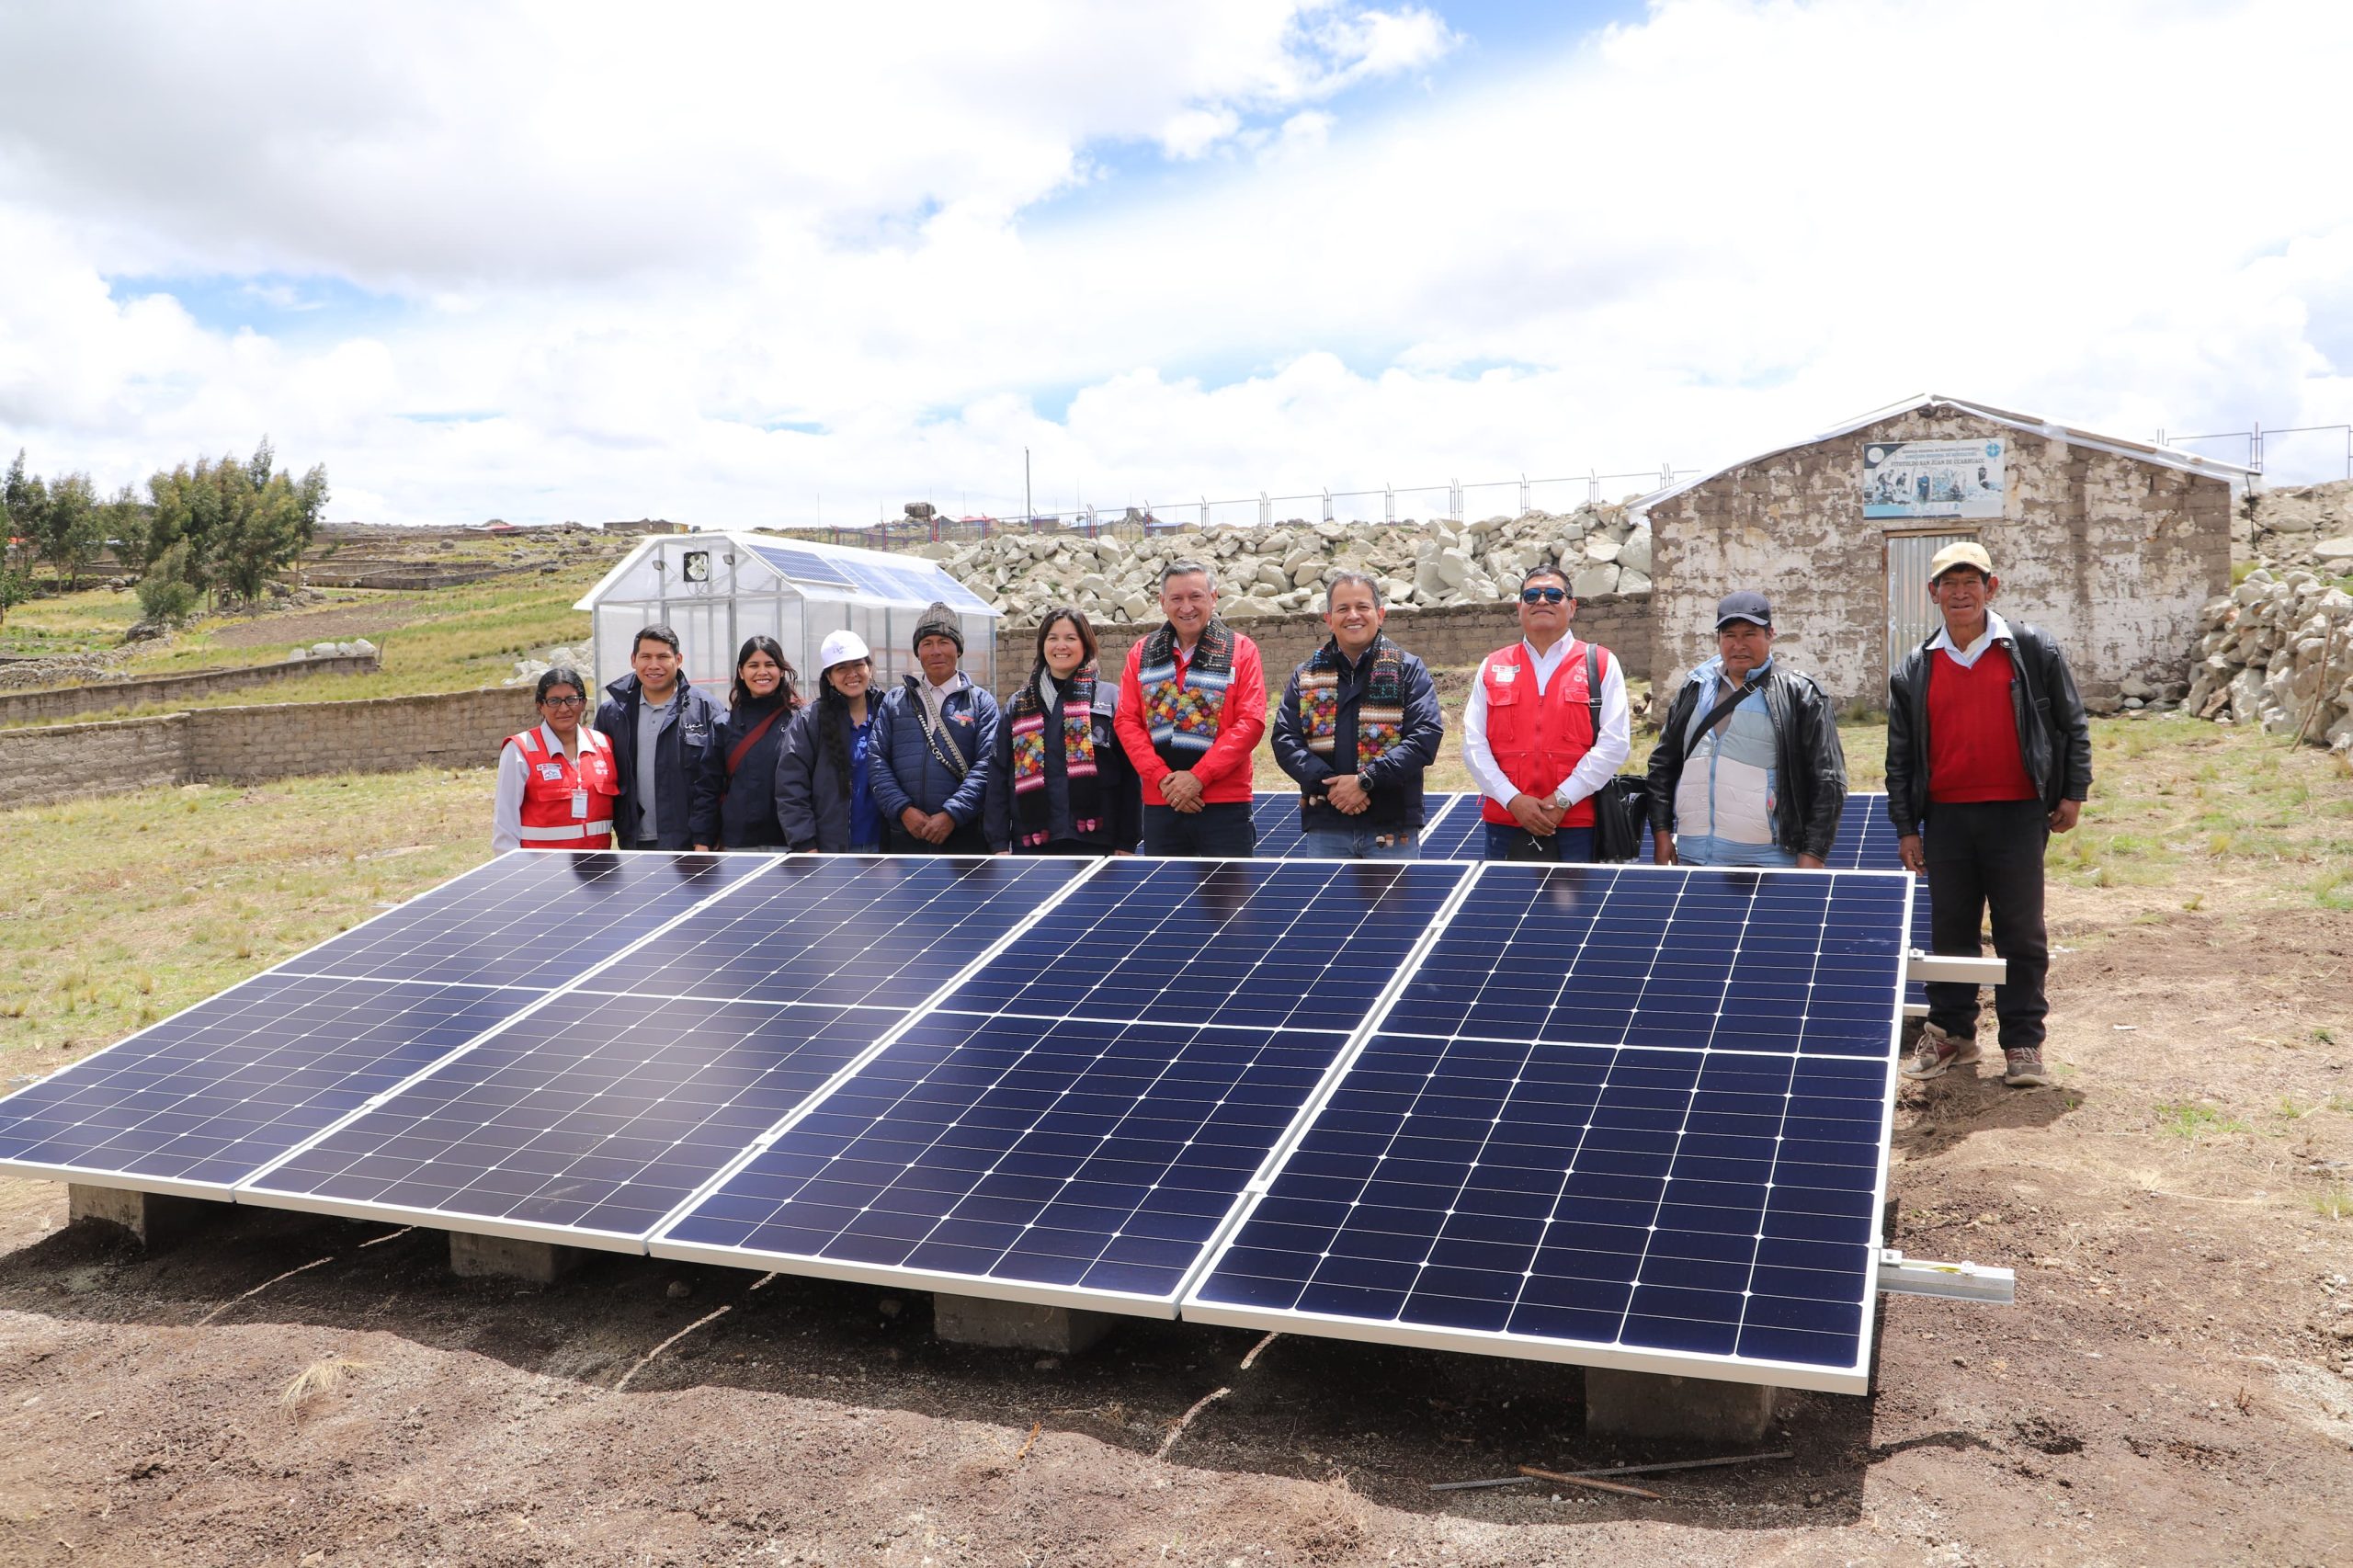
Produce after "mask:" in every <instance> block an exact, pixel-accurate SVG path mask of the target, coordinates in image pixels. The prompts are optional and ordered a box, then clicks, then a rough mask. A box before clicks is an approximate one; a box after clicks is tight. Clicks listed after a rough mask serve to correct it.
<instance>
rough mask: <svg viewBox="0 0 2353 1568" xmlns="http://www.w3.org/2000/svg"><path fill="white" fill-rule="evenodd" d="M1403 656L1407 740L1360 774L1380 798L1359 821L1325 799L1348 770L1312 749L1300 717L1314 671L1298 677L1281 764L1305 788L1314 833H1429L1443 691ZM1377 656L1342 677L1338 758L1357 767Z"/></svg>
mask: <svg viewBox="0 0 2353 1568" xmlns="http://www.w3.org/2000/svg"><path fill="white" fill-rule="evenodd" d="M1392 646H1394V644H1393V643H1392ZM1335 652H1336V651H1335ZM1397 652H1398V686H1399V691H1398V696H1399V697H1400V698H1401V699H1403V706H1404V710H1405V716H1404V723H1403V724H1402V725H1401V726H1400V728H1401V730H1402V733H1400V735H1399V736H1398V741H1397V744H1395V745H1393V746H1392V747H1391V748H1390V749H1389V752H1388V755H1386V756H1382V757H1380V758H1379V759H1377V760H1375V761H1372V762H1368V763H1366V764H1365V765H1364V766H1363V767H1358V768H1357V769H1355V772H1356V776H1357V778H1358V781H1359V782H1361V783H1362V784H1363V785H1364V787H1365V790H1366V791H1367V792H1368V793H1369V794H1370V795H1371V797H1372V804H1371V806H1370V808H1369V809H1368V810H1367V811H1366V812H1365V813H1364V815H1362V816H1358V817H1352V816H1348V815H1346V814H1345V813H1343V812H1341V811H1340V809H1339V808H1338V807H1337V806H1335V805H1333V804H1332V802H1331V801H1328V800H1326V799H1325V798H1324V780H1326V779H1328V778H1335V777H1336V776H1337V775H1339V774H1341V773H1344V772H1347V771H1348V770H1347V769H1346V768H1342V767H1335V766H1333V764H1331V763H1329V762H1326V761H1324V758H1322V757H1320V756H1316V755H1315V753H1314V751H1313V750H1312V749H1311V748H1310V747H1309V745H1308V744H1307V728H1306V725H1305V723H1304V722H1303V721H1302V717H1301V715H1300V710H1299V677H1300V676H1301V675H1302V673H1304V672H1305V670H1306V669H1307V666H1306V665H1300V666H1299V668H1298V669H1295V670H1293V671H1291V673H1290V681H1289V683H1288V684H1286V685H1285V686H1284V687H1283V699H1282V701H1281V702H1280V703H1279V704H1278V705H1277V706H1276V710H1275V722H1274V738H1275V761H1276V762H1277V763H1278V764H1279V765H1280V767H1282V770H1283V771H1284V772H1285V773H1288V774H1290V776H1291V778H1293V779H1294V780H1295V781H1296V782H1297V783H1298V785H1299V791H1300V810H1301V812H1302V818H1303V820H1304V821H1305V823H1306V824H1307V826H1309V827H1311V828H1318V827H1367V828H1375V829H1379V830H1381V831H1382V832H1394V831H1398V830H1412V829H1418V828H1420V826H1421V825H1422V820H1423V811H1422V775H1423V773H1424V772H1426V771H1427V769H1428V767H1429V766H1430V764H1432V763H1434V762H1436V761H1437V760H1438V744H1439V742H1440V741H1441V740H1442V739H1443V738H1444V736H1445V733H1446V718H1445V715H1444V714H1443V713H1441V712H1440V711H1439V709H1438V687H1436V686H1434V685H1433V684H1431V681H1430V672H1429V670H1428V669H1427V667H1426V666H1425V665H1423V664H1422V661H1421V660H1420V659H1419V658H1417V657H1415V655H1414V654H1412V653H1406V652H1405V651H1404V649H1402V648H1400V649H1398V650H1397ZM1372 653H1373V650H1372V649H1370V648H1368V649H1366V650H1365V655H1364V659H1362V660H1359V661H1358V664H1357V667H1356V668H1355V670H1353V671H1347V670H1344V671H1343V673H1342V675H1341V677H1340V712H1339V717H1338V720H1337V722H1336V725H1335V728H1334V734H1333V737H1332V755H1333V756H1335V757H1336V758H1342V759H1353V758H1354V757H1355V756H1356V755H1357V710H1358V708H1360V707H1362V706H1363V703H1364V683H1365V681H1366V679H1368V678H1369V677H1370V675H1371V673H1372V671H1371V666H1370V663H1369V662H1368V661H1370V659H1371V657H1372Z"/></svg>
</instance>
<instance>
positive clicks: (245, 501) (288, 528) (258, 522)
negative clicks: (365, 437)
mask: <svg viewBox="0 0 2353 1568" xmlns="http://www.w3.org/2000/svg"><path fill="white" fill-rule="evenodd" d="M276 462H277V456H276V454H275V453H274V452H273V451H272V450H271V449H270V445H269V440H268V438H267V437H263V439H262V443H261V445H260V446H258V447H256V448H255V449H254V455H253V456H252V457H251V458H250V459H248V460H245V461H244V462H242V463H241V462H239V461H237V460H235V459H234V458H231V457H223V458H222V459H221V460H219V461H218V462H214V461H210V460H206V459H201V458H199V459H198V460H197V462H196V464H195V466H194V467H190V466H189V465H188V464H187V463H182V464H180V465H179V466H178V467H177V468H176V469H174V470H172V471H171V472H169V473H159V474H157V475H155V477H154V478H153V479H152V480H149V481H148V483H147V489H148V494H151V495H152V496H153V498H154V503H155V513H154V517H153V520H152V522H151V524H150V526H149V529H148V537H147V548H148V550H149V551H151V552H152V558H153V559H157V560H160V559H162V558H163V556H164V555H165V553H166V552H167V551H170V550H172V549H173V548H174V547H175V546H177V545H180V544H183V543H185V544H186V545H187V546H188V555H187V557H186V561H187V565H186V568H185V579H184V580H185V581H187V582H188V584H190V585H192V586H195V587H198V588H210V589H212V590H214V591H215V592H216V593H218V592H222V591H226V592H228V593H230V594H233V595H235V596H236V597H240V598H244V599H254V598H258V597H261V594H262V590H263V588H264V587H265V586H266V585H267V583H268V581H269V578H270V575H271V574H273V573H276V572H278V571H280V570H282V569H283V568H285V567H287V566H290V565H291V564H293V562H294V561H295V559H296V558H297V557H299V556H300V555H301V553H302V549H303V547H304V546H305V545H307V544H309V543H310V542H311V537H312V535H313V533H315V532H316V531H317V529H318V524H319V515H320V513H321V512H323V511H324V510H325V508H326V504H327V471H326V469H325V467H324V465H320V466H318V467H314V468H313V469H312V470H311V472H308V473H306V474H304V475H303V476H302V477H301V479H300V480H297V479H295V478H293V477H292V476H291V475H290V474H288V473H286V472H283V471H278V470H277V469H276V467H275V465H276Z"/></svg>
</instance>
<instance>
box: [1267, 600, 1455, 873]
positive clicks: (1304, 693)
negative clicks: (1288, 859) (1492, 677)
mask: <svg viewBox="0 0 2353 1568" xmlns="http://www.w3.org/2000/svg"><path fill="white" fill-rule="evenodd" d="M1384 619H1387V612H1386V611H1385V610H1384V609H1383V608H1381V585H1380V584H1378V583H1376V582H1374V581H1373V579H1372V578H1371V577H1370V575H1368V574H1365V573H1362V572H1342V573H1340V574H1338V575H1336V576H1335V577H1334V578H1333V579H1332V582H1331V585H1329V586H1328V587H1326V588H1325V589H1324V629H1325V630H1326V631H1330V632H1331V634H1332V638H1331V641H1330V642H1326V643H1324V646H1323V647H1321V648H1318V649H1317V650H1316V651H1315V653H1314V655H1313V657H1312V658H1310V659H1309V660H1308V661H1307V662H1306V663H1305V664H1303V665H1300V666H1299V668H1297V669H1295V670H1293V671H1292V672H1291V676H1290V685H1289V686H1287V687H1284V688H1283V700H1282V705H1281V707H1280V708H1279V709H1278V710H1276V713H1275V760H1276V761H1277V762H1278V763H1279V764H1281V765H1282V770H1283V771H1284V772H1285V773H1288V774H1290V776H1291V778H1294V779H1296V780H1298V782H1299V791H1300V809H1301V811H1302V813H1303V822H1304V826H1305V829H1306V835H1307V847H1308V850H1309V852H1310V853H1311V854H1315V855H1330V856H1333V857H1335V858H1339V859H1344V860H1417V859H1419V858H1421V853H1422V848H1421V833H1422V774H1423V772H1424V771H1425V770H1426V769H1427V768H1428V767H1429V765H1430V764H1431V763H1433V762H1436V761H1437V760H1438V742H1439V740H1440V739H1441V738H1442V737H1443V735H1444V733H1445V730H1446V721H1445V718H1444V717H1443V716H1442V715H1441V714H1440V713H1439V711H1438V691H1437V688H1436V687H1433V686H1432V685H1431V684H1430V673H1429V671H1428V670H1427V669H1425V668H1424V667H1423V666H1422V661H1421V660H1419V659H1417V658H1415V657H1414V655H1413V654H1411V653H1407V652H1405V650H1404V649H1403V648H1400V647H1399V646H1397V644H1396V643H1394V642H1391V641H1390V640H1389V639H1388V638H1387V637H1385V636H1383V635H1381V622H1382V621H1383V620H1384Z"/></svg>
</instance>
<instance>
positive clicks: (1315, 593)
mask: <svg viewBox="0 0 2353 1568" xmlns="http://www.w3.org/2000/svg"><path fill="white" fill-rule="evenodd" d="M915 553H916V554H919V555H923V556H926V557H927V558H929V559H931V560H934V561H937V562H939V563H940V565H941V566H942V567H943V568H945V569H946V570H947V571H948V572H949V574H952V575H954V576H955V577H956V578H958V579H959V580H960V581H961V582H962V583H963V584H964V585H966V586H968V587H970V588H971V589H972V591H973V592H974V593H976V594H978V595H980V596H981V597H983V598H984V599H986V600H988V601H989V603H990V604H992V605H994V606H995V607H996V608H999V609H1001V610H1003V611H1004V612H1005V615H1006V619H1007V620H1008V621H1009V622H1011V623H1012V624H1014V625H1024V624H1029V623H1033V622H1034V621H1035V620H1036V619H1037V618H1038V616H1039V614H1040V612H1042V611H1043V610H1044V609H1045V608H1047V607H1048V606H1050V605H1055V604H1075V605H1077V606H1078V608H1081V609H1083V610H1085V611H1086V613H1087V615H1088V617H1089V618H1090V619H1096V620H1100V621H1105V622H1121V621H1144V620H1151V619H1157V618H1158V616H1159V613H1160V612H1159V609H1158V608H1157V603H1158V599H1157V596H1158V591H1159V578H1160V571H1161V568H1162V567H1164V566H1165V565H1166V564H1168V563H1169V562H1172V561H1177V560H1182V559H1185V558H1187V557H1191V558H1194V559H1197V560H1202V561H1206V562H1209V563H1210V564H1211V566H1213V567H1214V568H1215V569H1216V572H1217V574H1218V589H1219V609H1220V611H1221V612H1222V614H1225V615H1227V616H1232V617H1237V618H1239V617H1247V616H1258V615H1285V614H1291V613H1296V612H1298V611H1300V610H1303V609H1309V608H1321V607H1322V604H1323V595H1324V585H1325V584H1326V583H1327V582H1329V581H1330V580H1331V578H1332V577H1333V576H1335V575H1336V574H1338V573H1341V572H1344V571H1357V572H1365V573H1370V574H1371V575H1372V576H1374V577H1376V578H1378V579H1379V580H1380V581H1381V593H1382V597H1384V598H1385V599H1387V600H1388V602H1389V604H1390V605H1391V607H1392V608H1396V609H1402V610H1412V609H1416V608H1436V607H1438V606H1442V605H1471V604H1493V603H1495V601H1497V600H1499V599H1503V598H1506V597H1509V596H1510V595H1511V594H1513V593H1514V592H1516V591H1517V590H1518V586H1519V579H1520V574H1522V573H1523V572H1526V571H1527V570H1528V569H1529V567H1531V566H1535V565H1539V564H1547V565H1559V566H1561V567H1563V569H1564V570H1565V571H1566V572H1567V573H1568V574H1569V577H1570V581H1571V584H1572V585H1573V586H1574V588H1575V590H1576V593H1577V597H1580V598H1592V597H1598V596H1600V595H1603V594H1646V593H1648V592H1650V588H1651V579H1650V569H1651V530H1650V525H1649V524H1648V523H1638V522H1636V521H1635V520H1634V519H1632V518H1631V517H1629V516H1628V515H1627V513H1626V509H1625V508H1624V507H1622V506H1580V507H1578V508H1577V509H1576V510H1575V511H1574V512H1571V513H1568V514H1566V515H1565V516H1556V515H1554V514H1552V513H1550V512H1529V513H1526V514H1523V515H1522V516H1520V517H1487V518H1484V519H1483V520H1481V521H1478V522H1460V523H1458V522H1450V521H1439V522H1431V523H1427V524H1416V523H1414V522H1410V521H1408V522H1404V523H1397V524H1390V525H1380V524H1367V523H1310V522H1305V521H1302V520H1301V519H1298V518H1293V519H1291V520H1290V521H1289V522H1287V523H1281V524H1278V525H1276V526H1274V527H1272V528H1207V529H1204V528H1201V527H1199V525H1198V524H1194V523H1187V524H1186V525H1184V526H1183V527H1182V528H1177V529H1176V530H1174V531H1172V532H1169V533H1153V534H1147V535H1145V536H1144V537H1143V538H1142V539H1141V540H1126V539H1120V538H1115V537H1113V536H1111V535H1108V534H1106V535H1102V536H1100V537H1097V538H1095V539H1088V538H1087V537H1086V535H1084V534H1082V533H1068V532H1053V533H1034V534H1032V533H1008V534H1000V535H996V536H995V537H993V538H990V539H984V540H972V541H968V542H961V543H958V542H949V541H945V540H943V541H941V542H940V543H938V544H926V545H921V546H918V547H916V550H915Z"/></svg>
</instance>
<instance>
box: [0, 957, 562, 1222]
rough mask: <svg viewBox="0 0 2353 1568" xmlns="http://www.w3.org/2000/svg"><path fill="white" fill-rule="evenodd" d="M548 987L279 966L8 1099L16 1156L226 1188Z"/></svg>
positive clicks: (8, 1128)
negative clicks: (321, 975) (322, 975)
mask: <svg viewBox="0 0 2353 1568" xmlns="http://www.w3.org/2000/svg"><path fill="white" fill-rule="evenodd" d="M533 999H534V996H533V994H531V993H529V992H519V991H513V990H492V989H485V988H483V987H477V986H464V985H429V984H406V983H383V982H381V981H371V980H369V981H353V980H326V979H317V978H310V977H304V976H299V975H289V974H284V973H270V974H264V975H261V976H259V977H257V978H256V979H253V980H249V981H247V982H245V983H244V984H242V985H239V986H237V987H235V988H234V989H233V990H230V991H227V992H224V993H222V994H220V995H218V996H215V997H212V998H211V999H210V1000H209V1001H205V1002H200V1003H199V1004H197V1005H196V1006H193V1007H191V1008H189V1009H188V1011H186V1012H184V1013H181V1014H179V1015H177V1016H176V1017H171V1018H167V1019H165V1021H164V1022H162V1023H160V1024H157V1025H155V1026H153V1028H147V1029H143V1030H142V1031H141V1032H140V1033H138V1034H135V1035H133V1036H131V1038H130V1039H129V1040H124V1041H122V1042H121V1043H120V1044H119V1045H116V1046H113V1047H111V1048H109V1049H108V1050H106V1051H100V1052H98V1053H97V1055H95V1056H91V1057H87V1058H85V1060H83V1061H80V1062H74V1064H73V1065H71V1066H69V1067H66V1068H64V1069H63V1070H62V1071H60V1072H58V1073H56V1074H52V1075H51V1076H50V1077H48V1078H45V1079H43V1080H42V1081H41V1082H40V1083H38V1084H35V1085H32V1086H31V1087H29V1088H28V1089H25V1090H24V1091H22V1092H21V1093H19V1094H17V1095H14V1096H10V1097H9V1098H7V1099H6V1100H0V1163H6V1162H8V1161H22V1162H25V1163H27V1164H31V1165H51V1166H69V1167H72V1168H74V1169H77V1170H87V1171H93V1172H98V1171H106V1172H113V1173H116V1174H119V1175H129V1176H154V1177H160V1178H168V1179H170V1180H172V1181H176V1182H188V1183H196V1184H202V1185H208V1186H219V1187H224V1188H225V1187H230V1186H233V1184H235V1183H236V1182H238V1181H241V1180H243V1179H244V1178H245V1177H246V1176H251V1175H252V1174H253V1173H254V1172H256V1171H257V1170H259V1169H260V1168H261V1167H262V1166H263V1165H267V1164H268V1163H269V1162H270V1161H271V1160H273V1159H276V1158H277V1157H278V1155H280V1154H283V1153H286V1152H287V1151H288V1150H289V1149H291V1148H293V1147H294V1146H295V1145H296V1144H298V1143H300V1142H302V1140H303V1139H305V1138H308V1137H310V1136H311V1135H312V1134H313V1133H314V1132H317V1131H319V1130H320V1129H322V1128H324V1127H326V1126H328V1125H329V1124H330V1123H332V1122H334V1121H335V1119H337V1118H338V1117H341V1116H344V1115H347V1113H349V1112H350V1111H352V1110H354V1109H357V1108H358V1107H359V1106H360V1105H361V1104H362V1103H364V1102H365V1101H366V1100H367V1099H368V1098H369V1096H372V1095H377V1094H381V1093H382V1092H383V1091H384V1090H386V1089H389V1088H391V1087H392V1085H395V1084H397V1083H399V1082H400V1081H401V1080H402V1079H404V1078H405V1077H407V1076H408V1075H409V1074H413V1073H415V1072H416V1071H418V1070H419V1069H421V1068H423V1067H426V1066H427V1065H429V1064H430V1063H432V1062H435V1061H437V1060H438V1059H439V1058H440V1057H442V1056H444V1055H446V1054H448V1053H449V1051H454V1050H456V1049H457V1048H458V1047H459V1046H460V1045H463V1044H464V1043H465V1042H466V1041H467V1040H472V1038H473V1037H474V1036H475V1035H477V1034H479V1033H481V1032H482V1031H483V1030H484V1029H486V1028H491V1027H492V1026H493V1025H495V1024H497V1023H500V1022H501V1021H503V1020H505V1019H506V1018H507V1017H510V1016H512V1015H513V1014H514V1013H516V1012H517V1011H518V1010H519V1009H521V1008H522V1007H524V1006H527V1005H529V1003H530V1002H531V1001H532V1000H533Z"/></svg>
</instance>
